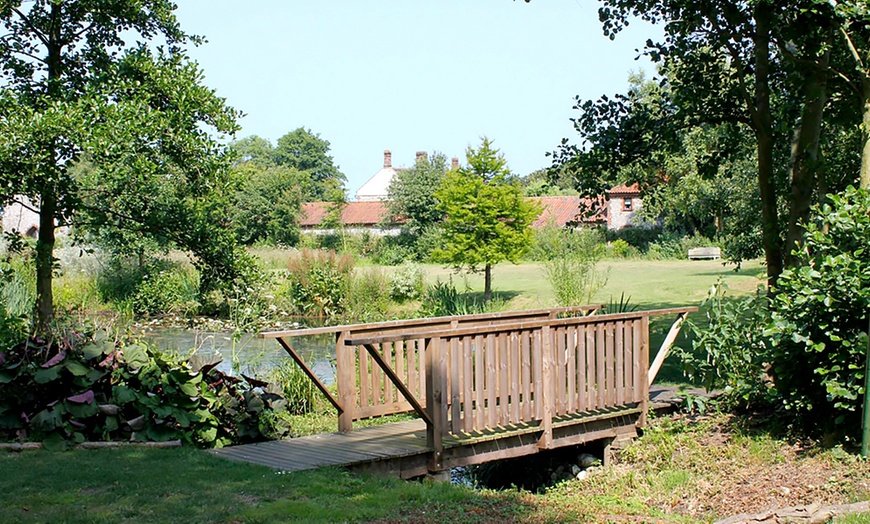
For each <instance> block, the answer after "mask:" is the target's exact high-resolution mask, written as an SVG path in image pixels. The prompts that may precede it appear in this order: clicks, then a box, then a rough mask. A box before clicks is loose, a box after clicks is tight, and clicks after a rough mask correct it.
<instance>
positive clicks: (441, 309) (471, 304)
mask: <svg viewBox="0 0 870 524" xmlns="http://www.w3.org/2000/svg"><path fill="white" fill-rule="evenodd" d="M469 291H470V290H469V289H468V287H467V286H466V288H465V292H464V293H460V292H459V291H457V290H456V286H454V285H453V280H452V279H451V280H450V281H449V282H441V281H440V280H436V281H435V283H434V284H432V285H431V286H429V287H427V288H426V291H425V292H424V293H423V303H422V304H421V306H420V316H422V317H445V316H453V315H472V314H475V313H485V312H487V311H493V310H495V309H496V308H497V307H498V306H497V305H495V302H496V301H495V300H493V301H492V302H491V303H490V304H489V305H487V303H486V302H484V301H483V298H482V297H480V298H478V297H477V296H475V295H473V294H472V293H470V292H469Z"/></svg>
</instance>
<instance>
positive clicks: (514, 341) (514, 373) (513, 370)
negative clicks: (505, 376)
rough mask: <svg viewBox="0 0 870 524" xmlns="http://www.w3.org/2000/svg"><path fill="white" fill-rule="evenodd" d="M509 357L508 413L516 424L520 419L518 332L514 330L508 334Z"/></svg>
mask: <svg viewBox="0 0 870 524" xmlns="http://www.w3.org/2000/svg"><path fill="white" fill-rule="evenodd" d="M510 341H511V342H510V346H511V359H510V377H511V378H510V380H511V398H510V408H511V409H510V413H511V423H512V424H516V423H517V422H519V421H520V374H521V370H522V368H520V333H519V332H514V333H511V336H510Z"/></svg>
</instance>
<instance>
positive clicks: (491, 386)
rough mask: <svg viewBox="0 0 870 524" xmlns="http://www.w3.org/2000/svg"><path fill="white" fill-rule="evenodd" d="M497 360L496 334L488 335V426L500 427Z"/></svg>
mask: <svg viewBox="0 0 870 524" xmlns="http://www.w3.org/2000/svg"><path fill="white" fill-rule="evenodd" d="M496 366H497V362H496V348H495V335H493V334H488V335H487V336H486V413H487V427H490V428H495V427H498V411H497V410H496V404H495V403H496V394H497V390H498V385H497V381H498V372H497V370H498V368H497V367H496Z"/></svg>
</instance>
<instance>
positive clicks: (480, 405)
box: [338, 308, 697, 456]
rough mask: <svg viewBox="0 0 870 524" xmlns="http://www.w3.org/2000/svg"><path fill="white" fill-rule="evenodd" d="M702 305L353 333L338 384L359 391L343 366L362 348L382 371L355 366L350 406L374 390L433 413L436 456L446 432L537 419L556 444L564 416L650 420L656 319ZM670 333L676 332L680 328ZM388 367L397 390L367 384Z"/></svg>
mask: <svg viewBox="0 0 870 524" xmlns="http://www.w3.org/2000/svg"><path fill="white" fill-rule="evenodd" d="M695 310H697V308H676V309H665V310H655V311H641V312H633V313H623V314H611V315H596V316H585V317H574V318H561V319H557V318H546V319H526V320H522V321H515V322H510V323H507V322H506V323H494V324H490V325H485V326H465V327H463V326H457V327H452V328H450V329H435V330H431V329H427V330H421V331H418V332H403V333H397V334H380V335H377V336H362V337H345V338H344V344H345V346H346V350H345V351H344V352H343V353H341V352H340V353H339V362H338V366H339V380H340V381H339V391H340V392H341V391H344V392H345V393H346V394H348V395H353V394H355V392H356V390H355V389H353V388H349V387H346V388H344V389H342V384H343V382H344V381H342V380H341V370H342V369H345V370H348V369H354V363H353V360H352V358H351V356H352V355H353V354H355V351H357V350H359V348H363V349H364V350H365V351H366V352H367V353H368V354H369V356H370V357H371V359H372V360H373V361H374V362H375V363H376V364H377V369H372V370H371V371H369V370H368V369H364V366H365V364H361V365H360V366H359V368H358V369H356V370H355V372H358V374H359V377H360V384H359V386H360V387H359V389H358V392H359V398H360V401H359V402H356V401H354V399H351V398H347V399H345V400H346V402H348V404H346V405H360V406H364V405H366V404H371V400H372V395H376V396H378V399H377V400H378V403H379V405H381V406H387V405H389V404H390V403H394V405H395V407H396V408H397V409H398V408H399V407H405V406H406V405H409V406H410V407H411V408H412V409H413V410H414V411H416V412H417V413H418V414H419V415H420V417H421V418H423V419H424V420H425V421H426V424H427V435H428V439H429V441H430V445H431V446H433V448H434V449H435V455H436V456H438V454H439V453H440V451H441V450H442V449H443V446H442V440H443V438H444V437H448V436H450V437H473V436H475V435H483V434H486V433H487V432H492V431H493V430H501V429H503V428H508V427H527V428H528V427H531V428H532V429H533V430H535V431H539V432H540V433H541V437H540V440H539V445H540V446H542V447H549V445H550V443H551V441H552V438H553V424H554V420H556V419H558V418H559V417H570V416H572V415H576V414H581V413H590V412H595V411H601V410H612V409H617V408H626V409H636V410H638V411H639V412H640V423H641V424H643V423H644V420H645V415H646V411H647V405H648V399H649V384H650V382H651V380H650V376H649V372H650V370H649V367H648V366H649V362H650V360H649V351H650V347H649V322H650V317H652V316H658V315H669V314H677V315H678V319H677V322H676V323H675V326H679V324H680V323H681V322H682V320H683V319H685V316H686V315H687V314H688V313H689V312H691V311H695ZM671 334H673V336H674V337H675V332H674V330H673V329H672V333H671ZM671 334H669V336H668V339H670V341H671V342H672V341H673V340H672V339H673V337H672V336H671ZM666 343H668V341H667V340H666ZM663 348H664V345H663ZM665 349H666V348H665ZM342 358H344V359H346V360H344V361H342ZM657 360H658V359H657ZM359 362H365V359H359ZM381 374H382V375H383V377H384V379H385V380H389V381H390V382H392V385H393V386H394V389H395V390H396V392H397V395H396V397H387V396H383V397H381V396H379V395H380V391H386V390H387V389H386V388H384V389H383V390H378V391H377V392H374V390H372V389H369V388H368V384H367V380H368V378H369V377H371V378H372V381H373V382H372V383H380V382H379V380H380V376H381ZM346 378H347V383H348V384H353V380H352V379H351V378H350V377H346ZM399 395H401V398H400V397H399ZM360 409H361V410H364V409H365V408H360Z"/></svg>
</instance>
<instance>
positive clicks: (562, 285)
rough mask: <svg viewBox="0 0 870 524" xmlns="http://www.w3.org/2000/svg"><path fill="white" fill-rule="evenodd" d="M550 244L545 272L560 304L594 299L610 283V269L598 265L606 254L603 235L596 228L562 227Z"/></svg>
mask: <svg viewBox="0 0 870 524" xmlns="http://www.w3.org/2000/svg"><path fill="white" fill-rule="evenodd" d="M558 239H559V240H561V241H557V242H556V243H555V244H552V245H550V248H549V249H548V251H549V258H548V260H546V262H544V274H545V275H546V276H547V281H548V282H549V283H550V286H552V288H553V292H554V294H555V295H556V302H557V304H559V305H560V306H576V305H580V304H583V303H586V302H588V301H590V300H591V299H592V295H594V294H595V293H596V292H597V291H598V290H599V289H601V288H602V287H604V285H605V284H606V283H607V273H606V272H602V271H599V270H598V269H597V265H598V262H599V261H600V260H601V258H602V257H603V256H604V254H605V251H606V250H605V246H604V238H603V235H602V234H601V233H600V232H598V231H596V230H592V229H589V230H585V229H584V230H580V231H573V230H564V229H563V230H561V234H560V235H559V236H558Z"/></svg>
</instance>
